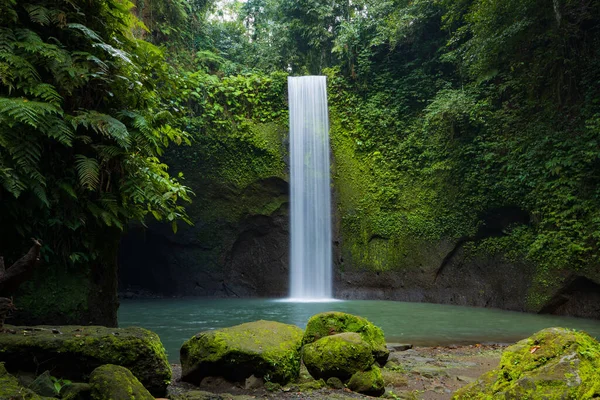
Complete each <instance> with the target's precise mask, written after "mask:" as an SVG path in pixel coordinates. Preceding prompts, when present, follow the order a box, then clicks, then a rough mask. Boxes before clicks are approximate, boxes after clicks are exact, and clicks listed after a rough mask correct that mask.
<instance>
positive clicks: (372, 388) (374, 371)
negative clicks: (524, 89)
mask: <svg viewBox="0 0 600 400" xmlns="http://www.w3.org/2000/svg"><path fill="white" fill-rule="evenodd" d="M348 389H350V390H352V391H353V392H357V393H362V394H366V395H369V396H381V395H382V394H384V393H385V382H384V381H383V376H382V375H381V369H379V367H378V366H376V365H373V366H372V367H371V369H369V370H367V371H358V372H356V373H355V374H354V375H352V377H351V378H350V381H348Z"/></svg>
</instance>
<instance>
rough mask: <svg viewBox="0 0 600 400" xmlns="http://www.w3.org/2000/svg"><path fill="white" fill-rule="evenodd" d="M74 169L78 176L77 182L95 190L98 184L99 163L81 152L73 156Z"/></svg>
mask: <svg viewBox="0 0 600 400" xmlns="http://www.w3.org/2000/svg"><path fill="white" fill-rule="evenodd" d="M75 169H76V170H77V175H78V176H79V183H80V184H81V185H82V186H83V187H85V188H86V189H88V190H92V191H93V190H96V189H97V188H98V185H99V184H100V165H98V161H97V160H96V159H95V158H88V157H86V156H84V155H82V154H77V155H76V156H75Z"/></svg>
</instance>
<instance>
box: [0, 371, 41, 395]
mask: <svg viewBox="0 0 600 400" xmlns="http://www.w3.org/2000/svg"><path fill="white" fill-rule="evenodd" d="M49 398H50V397H42V396H39V395H38V394H37V393H35V392H33V391H32V390H29V389H26V388H24V387H23V386H21V384H20V383H19V380H18V379H17V378H15V377H14V376H12V375H10V374H9V373H8V372H7V371H6V368H5V367H4V363H0V399H19V400H42V399H49Z"/></svg>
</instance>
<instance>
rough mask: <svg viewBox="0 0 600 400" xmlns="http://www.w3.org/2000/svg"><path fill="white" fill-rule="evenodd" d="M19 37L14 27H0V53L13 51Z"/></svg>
mask: <svg viewBox="0 0 600 400" xmlns="http://www.w3.org/2000/svg"><path fill="white" fill-rule="evenodd" d="M16 41H17V38H16V36H15V33H14V32H13V30H12V29H8V28H0V53H12V51H13V49H14V48H15V42H16Z"/></svg>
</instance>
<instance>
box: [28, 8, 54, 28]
mask: <svg viewBox="0 0 600 400" xmlns="http://www.w3.org/2000/svg"><path fill="white" fill-rule="evenodd" d="M25 9H26V10H27V13H29V18H30V19H31V21H32V22H35V23H36V24H40V25H42V26H44V25H50V23H51V22H52V21H53V20H54V17H53V15H52V12H51V11H50V10H48V9H47V8H46V7H44V6H40V5H33V4H28V5H26V6H25Z"/></svg>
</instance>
